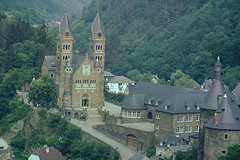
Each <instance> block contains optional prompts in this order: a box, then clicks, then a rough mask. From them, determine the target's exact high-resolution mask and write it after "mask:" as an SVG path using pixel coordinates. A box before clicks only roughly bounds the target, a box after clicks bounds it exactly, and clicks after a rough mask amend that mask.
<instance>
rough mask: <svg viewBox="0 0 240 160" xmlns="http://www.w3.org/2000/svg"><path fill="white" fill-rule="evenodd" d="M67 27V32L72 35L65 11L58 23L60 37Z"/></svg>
mask: <svg viewBox="0 0 240 160" xmlns="http://www.w3.org/2000/svg"><path fill="white" fill-rule="evenodd" d="M67 29H68V30H69V32H70V33H69V34H71V35H72V28H71V24H70V20H69V18H68V15H67V12H66V11H65V13H64V16H63V17H62V20H61V22H60V25H59V34H60V37H63V36H64V34H65V32H66V31H67Z"/></svg>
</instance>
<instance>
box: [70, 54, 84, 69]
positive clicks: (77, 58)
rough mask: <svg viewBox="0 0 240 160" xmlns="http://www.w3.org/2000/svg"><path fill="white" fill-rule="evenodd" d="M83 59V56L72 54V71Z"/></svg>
mask: <svg viewBox="0 0 240 160" xmlns="http://www.w3.org/2000/svg"><path fill="white" fill-rule="evenodd" d="M84 60H85V56H79V55H73V59H72V65H73V72H75V71H76V70H77V69H78V68H79V67H80V66H81V64H82V63H83V61H84Z"/></svg>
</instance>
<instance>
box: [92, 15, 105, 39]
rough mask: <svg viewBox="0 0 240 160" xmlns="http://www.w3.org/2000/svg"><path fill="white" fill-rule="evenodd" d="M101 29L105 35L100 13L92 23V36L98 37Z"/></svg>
mask: <svg viewBox="0 0 240 160" xmlns="http://www.w3.org/2000/svg"><path fill="white" fill-rule="evenodd" d="M99 30H101V31H102V33H103V36H104V37H105V32H104V27H103V24H102V21H101V19H100V16H99V13H98V14H97V16H96V17H95V19H94V21H93V23H92V27H91V31H92V38H96V36H97V34H98V32H99Z"/></svg>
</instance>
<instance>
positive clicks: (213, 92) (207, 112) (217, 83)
mask: <svg viewBox="0 0 240 160" xmlns="http://www.w3.org/2000/svg"><path fill="white" fill-rule="evenodd" d="M214 73H215V79H214V81H213V85H212V86H211V88H210V89H209V91H208V93H207V96H206V98H205V100H204V102H203V104H202V105H201V107H200V127H199V144H198V147H199V148H198V159H199V160H202V159H203V155H204V133H205V131H204V123H205V120H206V119H207V118H209V117H210V116H213V114H214V112H215V111H216V110H217V108H218V105H219V104H220V103H221V100H222V96H223V94H224V90H225V89H224V86H223V83H222V64H221V62H220V58H219V57H218V58H217V62H216V63H215V68H214Z"/></svg>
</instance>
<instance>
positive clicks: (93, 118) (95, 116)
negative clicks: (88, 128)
mask: <svg viewBox="0 0 240 160" xmlns="http://www.w3.org/2000/svg"><path fill="white" fill-rule="evenodd" d="M102 121H103V118H102V116H101V115H100V114H99V113H98V110H97V108H89V109H88V110H87V122H102Z"/></svg>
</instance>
